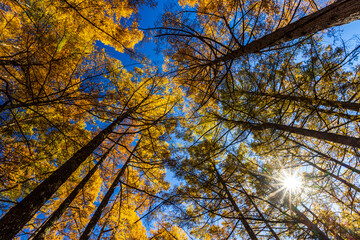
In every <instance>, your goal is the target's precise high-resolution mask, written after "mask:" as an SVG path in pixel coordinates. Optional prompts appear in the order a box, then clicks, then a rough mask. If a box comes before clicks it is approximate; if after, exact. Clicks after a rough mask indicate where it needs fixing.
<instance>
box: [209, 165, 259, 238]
mask: <svg viewBox="0 0 360 240" xmlns="http://www.w3.org/2000/svg"><path fill="white" fill-rule="evenodd" d="M214 170H215V173H216V177H217V178H218V179H219V181H220V183H221V185H222V186H223V188H224V190H225V193H226V195H227V198H228V199H229V201H230V202H231V205H232V206H233V208H234V209H235V211H236V212H237V214H238V215H239V218H240V221H241V223H242V224H243V225H244V227H245V230H246V231H247V233H248V234H249V236H250V238H251V239H253V240H257V239H258V238H257V237H256V234H255V233H254V231H253V230H252V228H251V227H250V225H249V223H248V222H247V221H246V219H245V217H244V215H243V214H242V212H241V210H240V208H239V207H238V205H237V204H236V202H235V200H234V199H233V197H232V195H231V193H230V192H229V190H228V188H227V186H226V183H225V181H224V179H223V178H222V177H221V175H220V173H219V172H218V170H217V169H216V167H215V166H214Z"/></svg>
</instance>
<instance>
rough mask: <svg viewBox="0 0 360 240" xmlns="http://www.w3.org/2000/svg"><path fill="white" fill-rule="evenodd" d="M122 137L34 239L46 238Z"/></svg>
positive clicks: (45, 223)
mask: <svg viewBox="0 0 360 240" xmlns="http://www.w3.org/2000/svg"><path fill="white" fill-rule="evenodd" d="M121 138H122V136H121V137H119V138H118V140H117V141H116V143H115V144H114V145H112V146H111V148H109V149H108V150H107V151H106V152H105V153H104V154H103V155H102V156H101V158H100V160H99V161H98V162H97V163H96V164H95V166H94V167H93V168H92V169H91V170H90V171H89V172H88V173H87V174H86V176H85V177H84V178H83V179H82V180H81V182H80V183H79V184H78V185H77V186H76V187H75V189H74V190H73V191H72V192H71V193H70V195H69V196H68V197H67V198H66V199H65V200H64V201H63V202H62V203H61V205H60V206H59V207H58V208H57V209H56V211H55V212H53V213H52V214H51V216H50V217H49V218H48V219H46V221H45V222H44V223H43V224H42V226H41V227H40V228H39V229H38V230H37V231H36V232H35V236H34V237H33V238H32V239H33V240H42V239H45V235H46V234H47V233H48V231H49V230H50V228H51V227H52V226H53V225H54V223H55V222H56V221H57V220H59V219H60V217H61V216H62V214H63V213H64V212H65V211H66V209H67V208H68V207H69V206H70V204H71V203H72V201H73V200H74V199H75V197H76V196H77V195H78V193H79V192H80V191H81V190H82V189H83V187H84V186H85V184H86V183H87V182H88V181H89V180H90V178H91V177H92V176H93V175H94V173H95V172H96V170H97V169H98V168H99V166H100V165H101V164H102V163H103V162H104V160H105V159H106V158H107V156H108V155H109V153H110V152H111V150H112V149H113V148H114V147H115V146H116V144H117V143H118V142H119V141H120V139H121Z"/></svg>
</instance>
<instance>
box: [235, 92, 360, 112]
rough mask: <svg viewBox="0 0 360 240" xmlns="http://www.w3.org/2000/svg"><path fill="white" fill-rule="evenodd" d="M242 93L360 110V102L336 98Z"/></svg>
mask: <svg viewBox="0 0 360 240" xmlns="http://www.w3.org/2000/svg"><path fill="white" fill-rule="evenodd" d="M241 93H245V94H251V95H259V96H266V97H272V98H277V99H282V100H289V101H296V102H303V103H305V104H309V105H312V106H314V105H316V106H318V105H322V106H326V107H332V108H342V109H347V110H351V111H356V112H359V111H360V104H359V103H354V102H343V101H334V100H327V99H314V98H308V97H303V96H292V95H284V94H280V93H263V92H250V91H241Z"/></svg>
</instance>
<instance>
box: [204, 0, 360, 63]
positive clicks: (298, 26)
mask: <svg viewBox="0 0 360 240" xmlns="http://www.w3.org/2000/svg"><path fill="white" fill-rule="evenodd" d="M358 19H360V1H359V0H338V1H336V2H334V3H332V4H330V5H329V6H327V7H325V8H323V9H321V10H319V11H316V12H314V13H312V14H310V15H308V16H306V17H303V18H301V19H299V20H297V21H296V22H294V23H291V24H288V25H287V26H285V27H283V28H280V29H277V30H275V31H274V32H272V33H270V34H268V35H265V36H263V37H262V38H259V39H257V40H254V41H253V42H251V43H249V44H247V45H245V46H241V47H240V48H238V49H236V50H234V51H232V52H230V53H228V54H226V55H224V56H222V57H219V58H217V59H215V60H213V61H212V62H211V64H216V63H219V62H225V61H229V60H233V59H236V58H239V57H241V56H243V55H246V54H249V53H257V52H259V51H261V50H262V49H265V48H268V47H273V46H275V45H278V44H280V43H284V42H288V41H291V40H294V39H297V38H300V37H304V36H307V35H310V34H314V33H316V32H319V31H321V30H324V29H327V28H330V27H334V26H339V25H344V24H347V23H350V22H352V21H355V20H358Z"/></svg>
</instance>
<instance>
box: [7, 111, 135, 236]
mask: <svg viewBox="0 0 360 240" xmlns="http://www.w3.org/2000/svg"><path fill="white" fill-rule="evenodd" d="M132 112H133V109H129V110H127V111H126V112H124V113H122V114H121V115H120V116H119V117H117V118H116V119H115V120H114V121H113V122H112V123H111V124H110V125H109V126H107V127H106V128H105V129H103V130H102V131H101V132H99V133H98V134H97V135H96V136H95V137H94V138H93V139H92V140H91V141H90V142H88V143H87V144H86V145H85V146H84V147H82V148H81V149H79V150H78V151H77V152H76V153H75V154H74V155H73V156H72V157H71V158H70V159H69V160H67V161H66V162H65V163H64V164H63V165H62V166H61V167H59V168H58V169H57V170H56V171H55V172H53V173H52V174H51V175H50V176H49V177H48V178H47V179H45V180H44V181H43V182H42V183H41V184H40V185H39V186H37V187H36V188H35V189H34V190H33V191H32V192H31V193H29V194H28V195H27V196H26V197H25V198H24V199H23V200H22V201H21V202H19V203H18V204H17V205H15V206H14V207H12V208H11V209H10V210H9V211H8V212H7V213H6V214H5V215H4V216H3V217H2V218H1V219H0V236H1V237H2V239H12V238H14V237H15V235H16V234H17V233H18V232H19V231H20V230H21V229H22V228H23V227H24V226H25V224H26V223H27V222H28V221H30V220H31V218H32V217H33V216H34V215H35V213H36V212H37V211H38V210H39V209H40V208H41V207H42V206H43V205H44V204H45V203H46V201H47V200H49V199H50V198H51V196H52V195H53V194H54V193H55V192H56V191H57V190H58V188H59V187H60V186H61V185H62V184H63V183H65V182H66V180H67V179H68V178H69V177H70V176H71V174H72V173H73V172H74V171H75V170H76V169H77V168H78V167H79V166H80V165H81V164H82V163H83V162H84V161H85V160H86V159H87V157H88V156H90V155H91V154H92V153H93V151H94V150H95V149H96V148H98V147H99V146H100V144H101V143H102V142H103V141H104V140H105V139H106V137H107V136H108V135H109V134H110V133H112V132H113V131H114V129H115V128H116V127H117V126H118V125H119V124H120V123H121V122H122V121H123V120H125V119H126V118H127V117H129V116H130V114H131V113H132Z"/></svg>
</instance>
